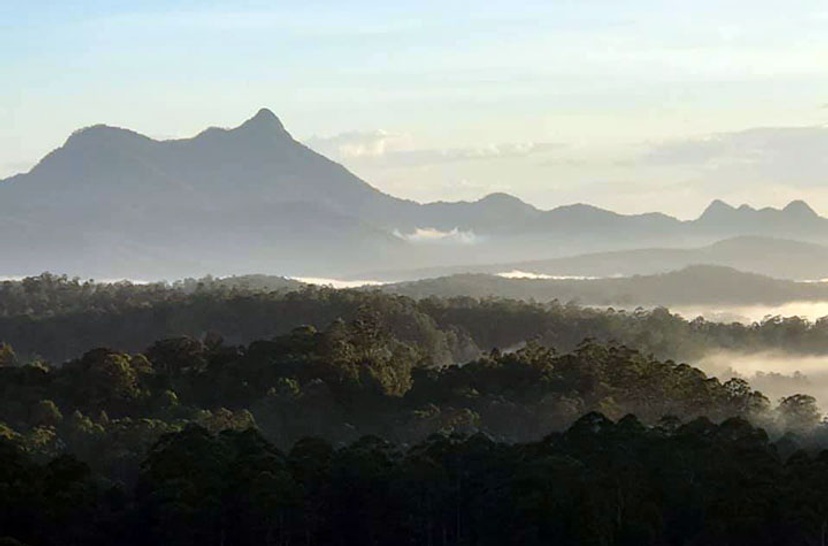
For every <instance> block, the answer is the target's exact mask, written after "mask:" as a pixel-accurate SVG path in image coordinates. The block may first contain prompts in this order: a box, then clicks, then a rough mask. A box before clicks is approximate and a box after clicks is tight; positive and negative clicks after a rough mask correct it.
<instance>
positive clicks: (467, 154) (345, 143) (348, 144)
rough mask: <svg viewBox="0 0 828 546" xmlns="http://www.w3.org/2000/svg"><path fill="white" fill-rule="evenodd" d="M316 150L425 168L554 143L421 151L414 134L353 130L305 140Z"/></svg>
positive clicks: (535, 150) (518, 153)
mask: <svg viewBox="0 0 828 546" xmlns="http://www.w3.org/2000/svg"><path fill="white" fill-rule="evenodd" d="M305 143H306V144H307V145H308V146H309V147H311V148H313V149H314V150H316V151H318V152H320V153H322V154H324V155H327V156H329V157H332V158H334V159H337V160H340V161H346V162H347V161H362V162H371V163H376V164H382V165H385V166H406V167H413V166H421V165H434V164H440V163H453V162H464V161H480V160H491V159H503V158H520V157H529V156H533V155H539V154H546V153H550V152H554V151H556V150H558V149H560V148H561V147H562V145H561V144H558V143H552V142H508V143H501V144H490V145H486V146H478V147H466V148H445V149H440V148H418V147H416V146H415V145H414V144H413V139H412V137H411V136H410V135H406V134H401V133H391V132H388V131H383V130H376V131H349V132H346V133H341V134H338V135H334V136H330V137H318V136H314V137H311V138H309V139H307V140H306V141H305Z"/></svg>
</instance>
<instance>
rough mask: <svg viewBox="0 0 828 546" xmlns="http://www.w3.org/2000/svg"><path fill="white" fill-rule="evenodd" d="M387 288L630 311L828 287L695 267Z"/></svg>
mask: <svg viewBox="0 0 828 546" xmlns="http://www.w3.org/2000/svg"><path fill="white" fill-rule="evenodd" d="M382 290H383V291H386V292H390V293H395V294H401V295H405V296H410V297H414V298H426V297H430V296H437V297H460V296H468V297H473V298H488V297H497V298H508V299H518V300H535V301H541V302H547V301H552V300H558V301H560V302H564V303H565V302H570V301H574V302H577V303H579V304H584V305H596V306H618V307H626V308H632V307H636V306H659V305H660V306H666V307H673V306H696V305H710V304H715V305H781V304H784V303H789V302H795V301H828V284H826V283H802V282H794V281H787V280H779V279H773V278H770V277H767V276H764V275H757V274H754V273H743V272H740V271H737V270H735V269H731V268H728V267H719V266H691V267H687V268H684V269H682V270H680V271H673V272H670V273H661V274H657V275H636V276H633V277H625V278H618V279H512V278H503V277H499V276H496V275H486V274H481V273H466V274H458V275H452V276H448V277H439V278H434V279H424V280H419V281H411V282H403V283H396V284H388V285H385V286H383V287H382Z"/></svg>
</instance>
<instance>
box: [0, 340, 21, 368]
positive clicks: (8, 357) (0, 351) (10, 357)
mask: <svg viewBox="0 0 828 546" xmlns="http://www.w3.org/2000/svg"><path fill="white" fill-rule="evenodd" d="M15 364H17V355H15V354H14V349H12V346H11V345H9V344H8V343H3V342H0V367H2V366H14V365H15Z"/></svg>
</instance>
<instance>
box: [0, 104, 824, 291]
mask: <svg viewBox="0 0 828 546" xmlns="http://www.w3.org/2000/svg"><path fill="white" fill-rule="evenodd" d="M423 233H426V236H422V234H423ZM441 234H443V235H447V236H446V237H442V238H441V237H440V235H441ZM731 235H773V236H785V237H789V238H793V239H802V240H811V241H822V240H828V221H826V220H825V219H824V218H821V217H819V216H818V215H817V214H816V213H815V212H814V211H813V210H811V209H810V208H809V207H808V206H807V205H806V204H805V203H802V202H798V201H797V202H793V203H791V204H790V205H788V206H787V207H785V208H784V209H781V210H776V209H761V210H754V209H751V208H749V207H744V206H743V207H739V208H734V207H731V206H729V205H726V204H724V203H722V202H719V201H717V202H714V203H713V204H711V206H710V207H709V208H708V209H707V210H706V211H705V212H704V213H703V214H702V215H701V216H700V217H699V218H698V219H696V220H693V221H689V222H686V221H680V220H677V219H675V218H672V217H669V216H666V215H664V214H658V213H651V214H641V215H622V214H617V213H614V212H611V211H607V210H603V209H600V208H597V207H593V206H589V205H584V204H575V205H566V206H561V207H558V208H555V209H552V210H548V211H543V210H539V209H537V208H535V207H533V206H531V205H529V204H527V203H524V202H522V201H521V200H519V199H517V198H515V197H512V196H509V195H506V194H502V193H496V194H492V195H489V196H486V197H484V198H482V199H480V200H478V201H474V202H456V203H445V202H439V203H429V204H418V203H415V202H412V201H408V200H404V199H398V198H396V197H393V196H390V195H388V194H385V193H383V192H381V191H379V190H377V189H376V188H374V187H372V186H371V185H369V184H368V183H367V182H365V181H363V180H361V179H360V178H358V177H357V176H355V175H354V174H352V173H351V172H349V171H348V170H347V169H345V168H344V167H343V166H342V165H339V164H337V163H335V162H333V161H331V160H329V159H327V158H325V157H324V156H322V155H320V154H318V153H316V152H314V151H313V150H311V149H309V148H308V147H306V146H304V145H303V144H301V143H300V142H298V141H296V140H295V139H294V138H293V137H292V136H291V135H290V134H289V133H288V131H287V130H286V129H285V127H284V125H283V124H282V122H281V121H280V120H279V119H278V118H277V117H276V116H275V115H274V114H273V113H272V112H270V111H269V110H266V109H263V110H261V111H259V112H258V113H257V114H256V115H255V116H254V117H253V118H251V119H249V120H248V121H246V122H245V123H243V124H242V125H241V126H239V127H236V128H234V129H218V128H211V129H207V130H206V131H204V132H202V133H200V134H199V135H197V136H195V137H193V138H188V139H181V140H167V141H157V140H153V139H151V138H148V137H146V136H143V135H140V134H138V133H135V132H133V131H129V130H126V129H120V128H115V127H108V126H105V125H98V126H94V127H89V128H86V129H82V130H80V131H77V132H75V133H74V134H73V135H71V136H70V137H69V139H68V140H67V141H66V143H65V144H64V145H63V146H61V147H60V148H58V149H57V150H55V151H53V152H52V153H50V154H48V155H47V156H46V157H44V158H43V159H42V160H41V161H40V163H38V164H37V165H36V166H35V167H34V168H33V169H32V170H31V171H30V172H28V173H25V174H21V175H17V176H14V177H11V178H9V179H6V180H3V181H0V255H2V256H3V260H2V263H0V275H24V274H36V273H39V272H41V271H43V270H52V271H61V272H67V273H69V274H73V275H74V274H77V275H83V276H87V275H88V276H97V277H105V278H106V277H120V276H127V277H133V278H175V277H183V276H194V275H203V274H207V273H213V274H218V275H231V274H243V273H250V272H265V273H278V274H291V275H308V276H326V277H332V276H338V275H347V274H352V275H353V274H355V273H357V272H359V271H370V270H380V269H389V268H390V266H393V267H394V268H399V269H413V268H422V267H435V266H463V267H467V266H484V265H485V264H487V263H489V264H490V263H495V262H526V261H528V260H537V259H551V258H561V257H564V256H567V255H574V254H579V253H585V252H599V251H602V252H605V251H613V250H614V251H618V250H632V249H635V248H642V247H687V246H690V245H696V246H699V245H702V244H708V243H712V242H713V241H715V240H717V239H721V238H723V237H726V236H731ZM665 252H666V251H665ZM761 252H764V250H762V249H759V250H756V251H754V254H755V255H759V254H761ZM590 259H591V260H593V261H594V260H599V259H598V258H594V257H593V258H590ZM590 259H586V260H587V262H588V261H589V260H590ZM659 259H660V258H658V259H656V258H653V260H654V261H656V262H658V260H659ZM599 261H600V260H599ZM610 261H611V262H612V260H610ZM622 261H623V260H622ZM671 263H672V262H671ZM684 263H695V262H693V261H690V262H684ZM713 263H720V262H713ZM559 265H560V264H557V263H556V264H550V265H549V268H550V270H551V269H555V268H557V267H558V266H559ZM570 265H571V264H570ZM658 267H662V266H658ZM671 267H672V266H671ZM596 268H597V269H600V270H601V271H608V268H607V267H603V268H601V267H597V266H595V267H592V268H590V267H589V266H587V265H583V266H579V267H575V266H574V265H573V266H572V267H571V268H570V270H569V271H567V273H574V272H576V270H577V272H583V271H586V270H590V271H592V270H596ZM610 269H611V268H610ZM662 269H663V267H662ZM812 269H814V268H812ZM820 271H822V270H821V269H820ZM612 272H614V273H623V272H624V271H612ZM811 276H814V275H811ZM818 276H828V271H825V272H823V273H821V274H820V275H818Z"/></svg>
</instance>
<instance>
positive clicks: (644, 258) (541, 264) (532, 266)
mask: <svg viewBox="0 0 828 546" xmlns="http://www.w3.org/2000/svg"><path fill="white" fill-rule="evenodd" d="M693 265H715V266H722V267H730V268H733V269H738V270H739V271H744V272H747V273H756V274H760V275H766V276H769V277H774V278H777V279H788V280H819V279H822V278H825V277H828V247H825V246H823V245H819V244H815V243H805V242H801V241H793V240H787V239H777V238H772V237H758V236H740V237H733V238H730V239H725V240H722V241H719V242H717V243H713V244H712V245H707V246H702V247H696V248H641V249H633V250H620V251H612V252H594V253H589V254H581V255H576V256H568V257H563V258H555V259H550V260H529V261H520V262H508V263H491V264H482V265H459V266H453V267H433V268H423V269H415V270H387V271H373V272H364V273H362V274H361V275H362V277H361V278H371V279H377V280H389V281H395V280H418V279H424V278H433V277H444V276H450V275H455V274H460V273H482V274H492V275H495V274H501V273H509V272H513V271H518V272H524V273H531V274H535V275H539V276H543V275H547V276H557V277H564V276H570V277H573V276H577V277H613V276H624V277H628V276H633V275H653V274H656V273H667V272H670V271H675V270H678V269H683V268H685V267H690V266H693Z"/></svg>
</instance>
